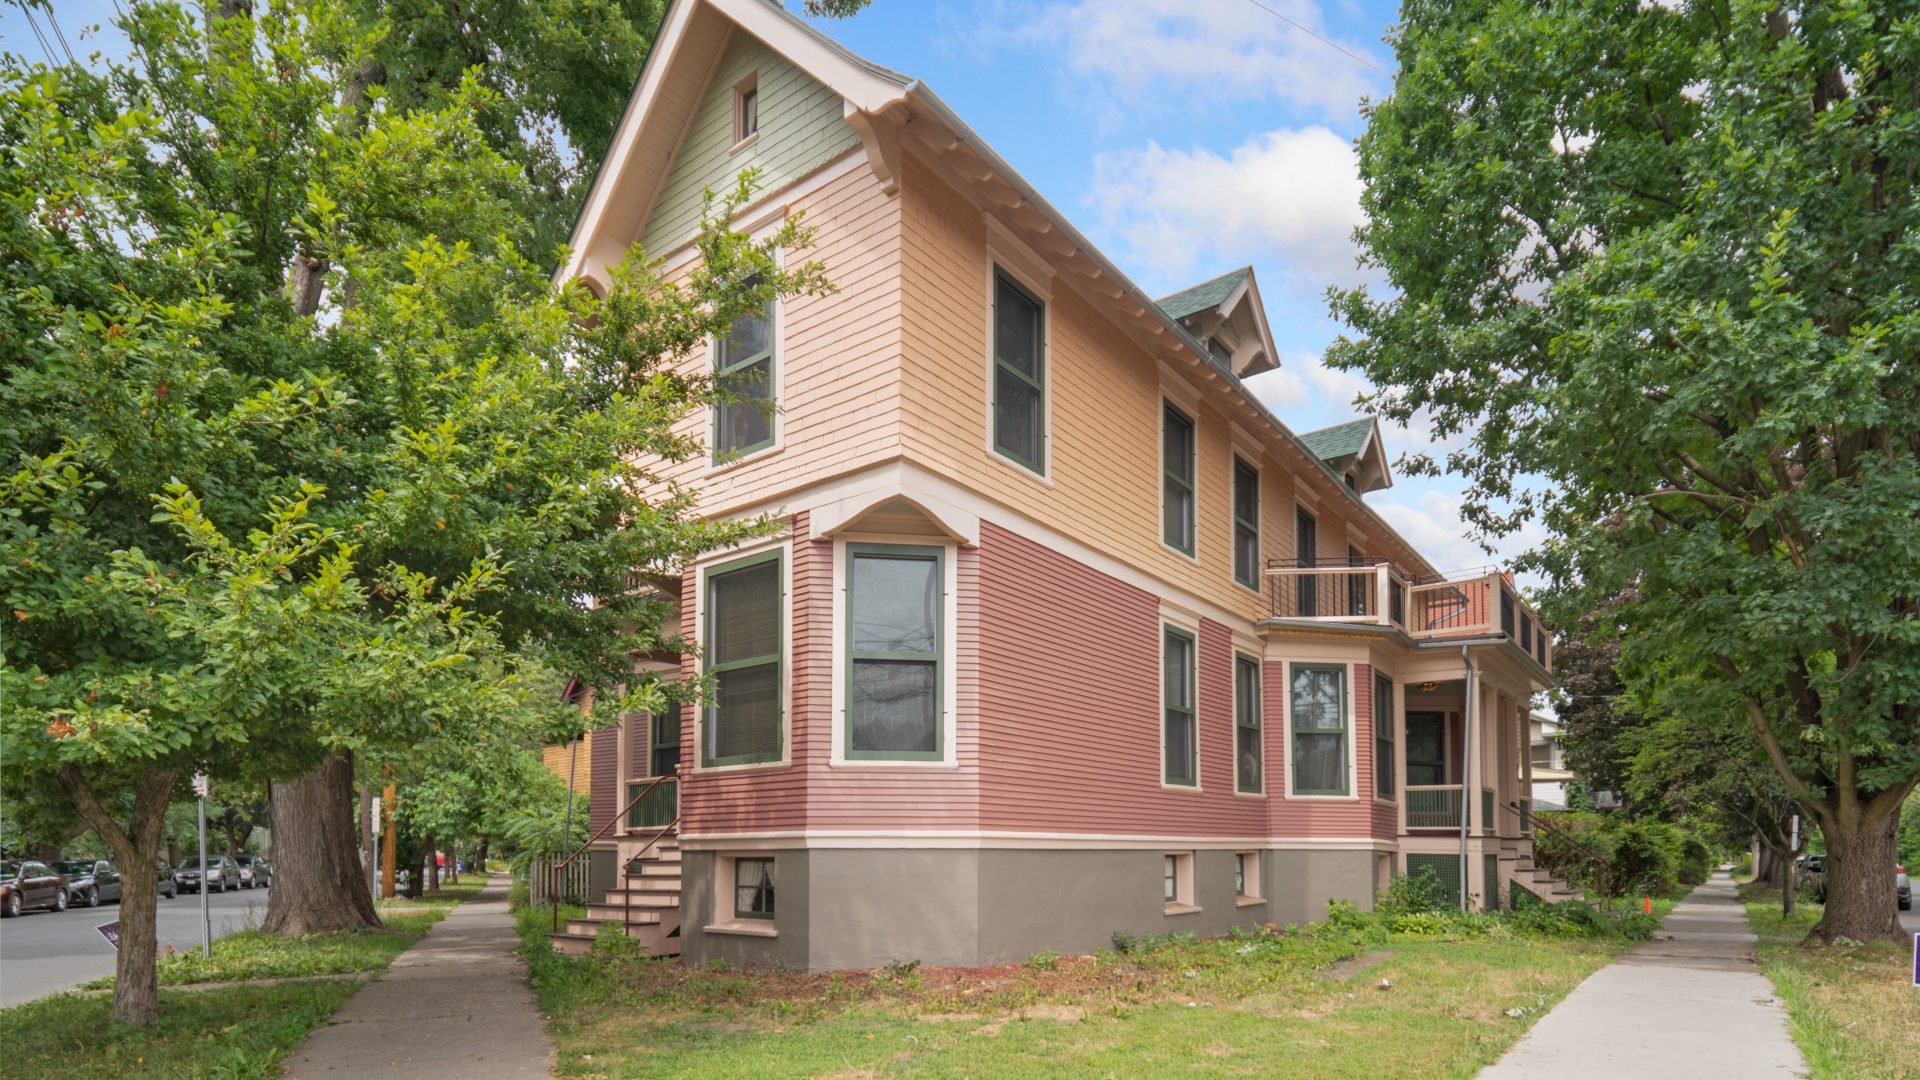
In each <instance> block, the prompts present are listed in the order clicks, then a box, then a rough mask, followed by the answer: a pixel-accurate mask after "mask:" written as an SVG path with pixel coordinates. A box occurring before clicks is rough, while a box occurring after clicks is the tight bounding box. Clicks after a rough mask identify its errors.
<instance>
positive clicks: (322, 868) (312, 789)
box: [260, 754, 380, 937]
mask: <svg viewBox="0 0 1920 1080" xmlns="http://www.w3.org/2000/svg"><path fill="white" fill-rule="evenodd" d="M353 817H354V794H353V758H352V756H351V755H349V754H329V755H327V758H326V760H325V761H322V762H321V763H320V767H319V768H317V769H315V770H314V771H312V772H310V773H308V774H307V775H305V776H303V777H301V778H299V779H298V780H294V781H290V782H287V783H278V784H275V785H273V792H272V794H271V796H270V797H269V801H268V806H267V819H268V821H270V822H271V823H272V829H273V889H272V891H270V892H268V893H267V918H266V921H265V922H262V923H261V924H260V931H261V933H264V934H277V935H280V936H282V937H294V936H297V935H300V934H314V933H321V932H324V931H330V930H359V929H365V928H369V927H377V926H379V925H380V916H379V915H377V914H375V912H374V910H373V897H372V895H371V894H369V893H368V891H367V883H366V876H365V874H364V873H363V871H362V870H361V867H360V858H359V856H358V855H357V854H356V853H355V851H354V843H353Z"/></svg>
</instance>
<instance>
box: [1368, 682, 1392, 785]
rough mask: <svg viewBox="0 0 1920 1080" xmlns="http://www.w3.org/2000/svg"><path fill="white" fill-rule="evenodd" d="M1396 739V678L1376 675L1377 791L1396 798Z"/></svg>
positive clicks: (1375, 749)
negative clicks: (1394, 702) (1394, 732)
mask: <svg viewBox="0 0 1920 1080" xmlns="http://www.w3.org/2000/svg"><path fill="white" fill-rule="evenodd" d="M1397 764H1398V762H1397V760H1396V755H1395V753H1394V739H1393V680H1392V679H1389V678H1387V677H1386V676H1385V675H1381V674H1377V673H1376V674H1375V675H1374V677H1373V794H1374V797H1375V798H1378V799H1385V800H1387V801H1388V802H1392V801H1394V792H1395V791H1396V790H1398V785H1397V782H1396V779H1395V775H1394V774H1395V771H1396V770H1395V766H1396V765H1397Z"/></svg>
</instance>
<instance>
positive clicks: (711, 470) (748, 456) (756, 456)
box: [704, 440, 787, 476]
mask: <svg viewBox="0 0 1920 1080" xmlns="http://www.w3.org/2000/svg"><path fill="white" fill-rule="evenodd" d="M786 448H787V447H786V442H785V441H784V440H780V441H776V442H774V443H773V444H772V445H770V446H763V447H761V448H759V449H758V450H749V451H747V452H746V453H744V454H740V455H738V456H735V457H730V458H728V459H727V460H725V461H715V460H713V458H712V457H711V456H709V457H708V458H707V468H706V472H705V474H704V475H706V476H719V475H720V474H722V473H729V472H732V471H734V470H735V469H739V468H743V467H745V466H747V465H751V464H753V463H754V462H756V461H761V460H764V459H766V458H769V457H772V456H773V455H775V454H778V453H779V452H780V451H782V450H785V449H786Z"/></svg>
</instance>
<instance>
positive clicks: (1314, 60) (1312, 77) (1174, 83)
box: [980, 0, 1385, 116]
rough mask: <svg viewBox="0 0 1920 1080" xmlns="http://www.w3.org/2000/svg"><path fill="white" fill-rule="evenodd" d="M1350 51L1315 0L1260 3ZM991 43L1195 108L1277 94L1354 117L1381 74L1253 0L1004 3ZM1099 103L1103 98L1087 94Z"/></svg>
mask: <svg viewBox="0 0 1920 1080" xmlns="http://www.w3.org/2000/svg"><path fill="white" fill-rule="evenodd" d="M1261 3H1263V4H1265V5H1266V6H1267V7H1269V8H1272V9H1273V10H1274V11H1278V12H1280V13H1281V14H1284V15H1285V16H1287V18H1290V19H1292V20H1294V21H1295V22H1297V23H1300V24H1301V25H1303V26H1306V27H1309V28H1310V29H1312V30H1313V32H1314V33H1316V34H1319V35H1320V36H1321V37H1323V38H1328V39H1330V40H1333V41H1336V42H1339V46H1340V48H1342V49H1346V50H1347V51H1348V52H1351V53H1354V54H1357V55H1359V56H1363V57H1368V60H1369V62H1370V63H1373V64H1375V65H1376V66H1385V65H1384V64H1382V63H1381V62H1380V61H1379V60H1378V59H1375V58H1374V57H1373V56H1371V55H1370V54H1371V52H1372V50H1371V48H1370V46H1368V45H1366V44H1362V43H1360V42H1356V41H1341V40H1340V39H1339V37H1338V36H1337V35H1336V34H1335V33H1334V32H1333V31H1332V30H1330V29H1328V27H1327V23H1326V18H1325V16H1324V14H1323V13H1322V12H1321V9H1320V5H1319V4H1318V3H1316V2H1314V0H1261ZM983 25H984V26H987V27H991V28H992V29H989V30H986V31H983V32H982V33H981V35H980V37H981V38H982V40H983V41H984V42H985V43H986V44H989V45H1013V46H1023V47H1027V48H1033V49H1037V50H1044V51H1046V52H1047V53H1049V54H1050V55H1052V56H1054V57H1057V58H1059V60H1060V61H1061V62H1062V63H1063V64H1064V66H1065V68H1066V70H1067V71H1068V72H1069V73H1071V74H1073V75H1075V76H1078V77H1079V78H1080V80H1081V81H1083V82H1084V81H1087V80H1092V81H1093V82H1094V83H1095V84H1097V85H1096V89H1097V90H1098V91H1099V92H1100V93H1101V94H1104V95H1106V97H1107V98H1108V99H1110V100H1111V101H1112V102H1115V103H1119V104H1124V105H1127V106H1131V107H1142V106H1145V107H1153V106H1166V107H1179V108H1191V107H1193V106H1194V105H1195V104H1199V103H1205V102H1207V101H1220V100H1232V99H1242V100H1245V99H1278V100H1280V101H1283V102H1286V103H1289V104H1292V105H1295V106H1299V107H1303V108H1307V109H1311V110H1319V111H1321V112H1323V113H1325V114H1328V115H1335V116H1346V115H1350V114H1351V113H1352V111H1353V108H1354V105H1355V103H1356V102H1357V101H1358V100H1359V99H1360V97H1361V96H1362V95H1364V94H1366V93H1367V92H1368V91H1369V90H1371V89H1373V88H1374V87H1375V82H1376V80H1377V79H1379V78H1380V77H1379V76H1378V75H1377V73H1375V72H1373V71H1369V70H1368V69H1367V68H1366V67H1363V66H1362V65H1361V64H1360V63H1359V62H1358V61H1356V60H1354V59H1353V57H1351V56H1346V55H1342V54H1341V52H1340V51H1339V49H1336V48H1334V47H1332V46H1329V45H1328V44H1327V43H1326V42H1325V41H1319V40H1315V39H1314V37H1313V36H1312V35H1310V34H1307V33H1305V32H1304V31H1302V30H1300V29H1299V28H1297V27H1295V26H1291V25H1288V23H1287V22H1286V21H1285V20H1283V19H1280V18H1278V17H1276V16H1275V15H1274V14H1272V13H1271V12H1268V11H1263V10H1261V9H1260V7H1258V6H1256V5H1254V4H1251V3H1247V2H1245V0H1066V2H1063V3H1056V4H1051V5H1047V6H1044V7H1037V8H1036V7H1034V6H1031V5H1030V4H1021V3H1006V4H1002V5H1000V6H999V8H998V10H997V11H994V12H992V13H991V16H990V17H989V18H987V19H985V20H983ZM1083 96H1084V97H1085V98H1086V99H1087V100H1088V101H1089V103H1092V104H1096V105H1098V104H1099V100H1098V95H1083Z"/></svg>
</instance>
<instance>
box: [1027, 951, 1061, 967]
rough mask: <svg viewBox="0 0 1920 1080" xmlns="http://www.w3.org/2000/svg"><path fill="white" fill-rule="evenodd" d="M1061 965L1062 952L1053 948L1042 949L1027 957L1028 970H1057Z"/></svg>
mask: <svg viewBox="0 0 1920 1080" xmlns="http://www.w3.org/2000/svg"><path fill="white" fill-rule="evenodd" d="M1059 967H1060V954H1059V953H1057V952H1054V951H1053V950H1052V949H1042V950H1040V951H1039V952H1037V953H1034V954H1033V955H1032V956H1029V957H1027V963H1026V968H1027V970H1028V971H1055V970H1058V969H1059Z"/></svg>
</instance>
